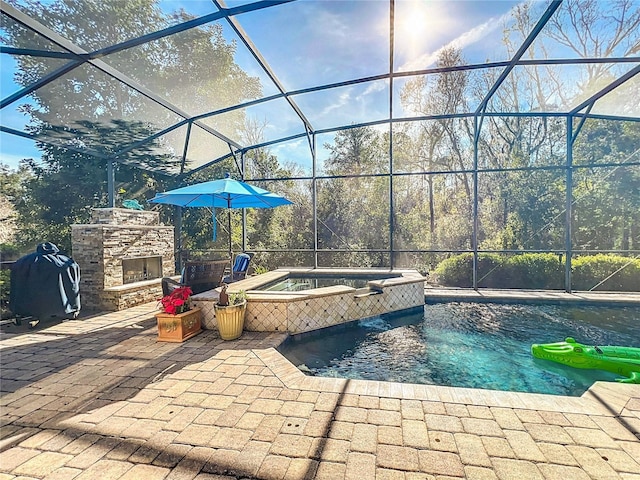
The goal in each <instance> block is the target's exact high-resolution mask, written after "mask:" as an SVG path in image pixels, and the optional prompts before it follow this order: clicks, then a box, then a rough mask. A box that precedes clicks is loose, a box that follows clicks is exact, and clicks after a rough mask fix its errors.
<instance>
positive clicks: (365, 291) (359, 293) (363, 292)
mask: <svg viewBox="0 0 640 480" xmlns="http://www.w3.org/2000/svg"><path fill="white" fill-rule="evenodd" d="M381 293H382V290H371V289H370V288H361V289H358V290H356V294H355V295H354V296H353V298H365V297H370V296H372V295H380V294H381Z"/></svg>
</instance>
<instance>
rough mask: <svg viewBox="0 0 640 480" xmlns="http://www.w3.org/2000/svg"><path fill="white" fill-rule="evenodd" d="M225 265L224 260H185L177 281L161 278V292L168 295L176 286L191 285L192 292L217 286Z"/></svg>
mask: <svg viewBox="0 0 640 480" xmlns="http://www.w3.org/2000/svg"><path fill="white" fill-rule="evenodd" d="M227 265H228V262H227V261H226V260H213V261H206V262H186V263H185V264H184V269H183V270H182V277H181V278H180V281H179V282H176V281H175V280H173V279H171V278H169V277H164V278H163V279H162V294H163V295H169V294H170V293H171V292H172V291H173V290H175V289H176V288H178V287H184V286H188V287H191V290H193V293H194V294H195V293H202V292H206V291H207V290H211V289H213V288H216V287H219V286H220V284H221V283H222V276H223V275H224V269H225V267H226V266H227Z"/></svg>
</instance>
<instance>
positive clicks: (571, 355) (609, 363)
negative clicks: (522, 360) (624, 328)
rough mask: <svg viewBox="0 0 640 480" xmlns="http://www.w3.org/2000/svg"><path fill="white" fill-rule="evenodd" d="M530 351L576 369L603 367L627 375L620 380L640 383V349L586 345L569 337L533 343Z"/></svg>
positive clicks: (536, 355)
mask: <svg viewBox="0 0 640 480" xmlns="http://www.w3.org/2000/svg"><path fill="white" fill-rule="evenodd" d="M531 354H532V355H533V356H534V357H536V358H541V359H543V360H551V361H553V362H558V363H561V364H563V365H568V366H569V367H575V368H586V369H592V370H606V371H608V372H612V373H617V374H619V375H623V376H625V377H627V378H617V379H616V380H617V381H618V382H622V383H640V348H635V347H617V346H605V347H597V346H589V345H582V344H581V343H578V342H576V341H575V340H574V339H573V338H571V337H568V338H566V339H565V341H564V342H558V343H544V344H535V343H534V344H533V345H532V346H531Z"/></svg>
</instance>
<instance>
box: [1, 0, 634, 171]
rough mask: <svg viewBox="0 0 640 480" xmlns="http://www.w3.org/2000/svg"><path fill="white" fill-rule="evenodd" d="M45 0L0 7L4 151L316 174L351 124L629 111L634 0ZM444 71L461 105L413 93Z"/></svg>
mask: <svg viewBox="0 0 640 480" xmlns="http://www.w3.org/2000/svg"><path fill="white" fill-rule="evenodd" d="M43 3H44V7H43V6H42V5H40V4H38V3H36V2H30V1H24V0H11V1H9V2H5V1H2V2H1V6H2V47H1V52H2V95H1V96H2V105H1V107H2V110H1V115H2V121H1V129H2V155H3V158H4V157H5V156H10V155H12V154H18V152H20V154H22V155H25V156H28V155H29V154H28V153H25V152H28V151H29V149H30V148H33V145H34V144H35V143H34V142H35V141H36V140H37V141H39V142H44V143H47V144H51V145H57V146H63V147H65V148H69V149H72V150H73V149H75V150H78V151H81V152H85V153H89V154H91V155H95V156H97V157H100V158H105V159H113V160H116V161H126V162H133V163H138V164H139V165H140V166H141V167H142V168H157V165H154V166H153V167H152V166H151V165H149V163H148V162H147V160H145V159H146V158H147V157H148V154H150V153H152V154H155V155H157V157H158V158H162V159H164V160H166V161H167V167H166V170H167V171H168V172H169V173H176V174H177V173H188V172H191V171H194V170H198V169H200V168H202V167H204V166H206V165H209V164H211V163H213V162H216V161H220V160H221V159H224V158H227V157H228V156H230V155H238V154H244V153H247V152H251V150H252V149H254V148H256V147H259V146H267V145H268V146H269V147H270V149H271V150H272V151H273V152H274V153H275V154H276V155H277V156H278V158H280V159H285V160H286V161H288V162H291V163H294V164H297V165H298V166H299V167H300V171H301V173H302V174H310V173H311V165H312V162H313V159H314V155H315V156H321V155H322V152H321V150H322V144H323V136H324V135H330V134H331V133H332V132H335V131H336V130H339V129H342V128H351V127H354V126H359V125H373V126H375V127H376V128H380V129H386V130H388V129H389V128H390V125H398V124H402V123H405V122H408V121H411V120H427V119H430V118H441V117H442V116H460V117H465V116H466V117H475V118H476V119H478V120H479V121H480V124H481V121H482V119H483V118H485V117H487V116H491V115H521V116H530V115H531V116H532V115H535V116H539V115H545V116H565V117H566V116H573V117H575V118H577V119H578V121H579V120H580V119H581V118H583V117H584V116H585V115H589V116H594V117H599V118H611V119H624V120H635V121H638V120H640V101H638V99H639V98H640V80H639V79H640V76H638V73H639V72H640V2H638V1H620V2H591V1H583V2H576V1H568V0H565V1H564V2H561V1H549V0H544V1H533V2H515V1H476V0H473V1H456V2H451V1H446V0H443V1H419V0H416V1H413V0H388V1H387V0H371V1H339V0H337V1H329V0H297V1H289V0H273V1H258V2H244V1H232V2H229V3H228V4H225V3H223V2H222V1H219V0H188V1H178V0H167V1H164V0H159V1H157V2H153V1H149V2H131V3H134V5H131V4H130V2H120V1H107V2H104V3H99V2H88V1H75V2H74V1H70V0H63V1H59V2H43ZM141 5H142V6H141ZM53 6H55V7H53ZM211 45H214V46H215V47H216V48H214V49H211ZM225 51H226V52H227V53H229V52H230V54H231V59H232V62H231V63H233V64H234V65H230V63H229V57H227V56H224V55H223V54H221V53H220V52H225ZM443 73H447V74H450V75H443ZM456 74H463V75H464V78H465V82H464V88H463V89H462V92H461V95H460V96H459V97H458V98H457V100H456V101H455V102H451V101H450V100H451V99H450V98H449V101H431V102H426V103H423V104H421V105H416V104H414V103H412V102H411V101H410V99H408V98H407V94H406V92H407V91H408V85H423V87H424V86H425V85H426V86H429V85H431V86H432V88H433V89H434V90H433V91H434V92H435V91H437V88H438V87H435V86H434V85H435V84H436V83H437V82H438V81H444V85H443V84H441V85H440V88H445V89H446V88H447V87H446V81H445V80H447V79H450V80H451V81H455V78H456ZM442 79H444V80H442ZM421 82H422V83H421ZM403 92H404V93H403ZM506 96H509V98H510V99H512V100H511V101H504V98H505V97H506ZM44 97H46V98H47V102H46V106H45V103H43V102H42V101H41V99H42V98H44ZM74 105H75V106H76V108H74ZM42 124H47V125H48V126H49V127H48V128H46V129H42V128H38V127H39V126H41V125H42ZM247 124H250V125H252V127H253V128H249V129H248V128H247ZM25 142H26V143H25ZM140 151H142V152H143V153H144V154H138V153H139V152H140Z"/></svg>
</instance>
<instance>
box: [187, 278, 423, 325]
mask: <svg viewBox="0 0 640 480" xmlns="http://www.w3.org/2000/svg"><path fill="white" fill-rule="evenodd" d="M332 277H333V278H334V279H335V278H337V279H338V280H337V281H336V284H333V285H329V286H319V287H316V286H315V285H313V284H312V283H313V281H314V280H319V281H321V284H322V281H326V280H327V279H329V278H332ZM287 280H293V281H292V282H289V283H291V284H293V285H296V287H294V291H287V290H283V289H281V288H279V287H276V290H268V289H267V290H263V288H265V287H266V288H269V287H270V286H271V287H273V286H274V285H281V286H282V285H283V284H286V283H287ZM299 280H300V281H299ZM425 280H426V278H425V277H423V276H422V275H420V273H418V272H417V271H415V270H392V271H390V270H382V269H300V268H281V269H278V270H274V271H272V272H268V273H264V274H262V275H257V276H255V277H250V278H247V279H245V280H241V281H239V282H235V283H232V284H231V285H230V286H229V290H228V291H229V292H230V293H232V292H234V291H239V290H244V291H246V292H247V296H248V302H247V313H246V316H245V326H244V328H245V330H250V331H259V332H275V331H278V332H289V333H301V332H307V331H310V330H316V329H318V328H323V327H328V326H331V325H337V324H340V323H344V322H349V321H352V320H358V319H361V318H367V317H371V316H375V315H381V314H383V313H389V312H396V311H399V310H404V309H408V308H413V307H416V306H421V305H424V282H425ZM352 281H353V282H355V281H359V282H363V283H364V286H361V287H355V286H349V285H345V284H343V283H350V282H352ZM283 282H284V283H283ZM300 284H304V286H305V287H311V288H306V289H304V290H302V289H298V287H299V286H300ZM352 284H353V285H356V283H352ZM218 291H219V289H216V290H212V291H209V292H204V293H201V294H198V295H195V296H193V297H192V299H193V304H194V306H197V307H200V308H201V309H202V311H203V322H202V323H203V326H204V328H208V329H215V328H217V323H216V319H215V310H214V308H213V305H214V303H215V302H216V300H217V298H218Z"/></svg>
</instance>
